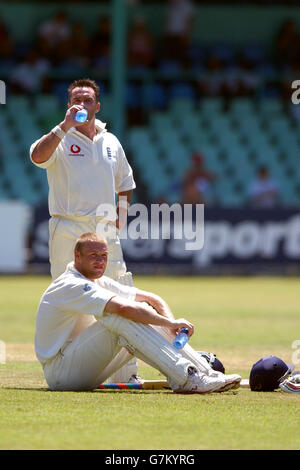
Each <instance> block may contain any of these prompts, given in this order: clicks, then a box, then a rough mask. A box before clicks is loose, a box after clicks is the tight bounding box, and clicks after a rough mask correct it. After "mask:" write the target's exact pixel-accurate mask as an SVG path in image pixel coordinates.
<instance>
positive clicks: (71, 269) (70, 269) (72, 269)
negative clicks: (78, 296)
mask: <svg viewBox="0 0 300 470" xmlns="http://www.w3.org/2000/svg"><path fill="white" fill-rule="evenodd" d="M66 272H67V273H72V274H77V275H78V276H80V277H82V278H83V279H87V278H86V277H85V276H84V275H83V274H81V272H79V271H78V270H77V269H76V268H75V266H74V261H71V263H68V264H67V268H66Z"/></svg>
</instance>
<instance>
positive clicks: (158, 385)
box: [98, 380, 171, 390]
mask: <svg viewBox="0 0 300 470" xmlns="http://www.w3.org/2000/svg"><path fill="white" fill-rule="evenodd" d="M98 388H99V389H100V390H108V389H114V390H171V387H170V385H169V384H168V382H167V381H166V380H142V381H141V382H139V383H131V382H128V383H103V384H101V385H99V387H98Z"/></svg>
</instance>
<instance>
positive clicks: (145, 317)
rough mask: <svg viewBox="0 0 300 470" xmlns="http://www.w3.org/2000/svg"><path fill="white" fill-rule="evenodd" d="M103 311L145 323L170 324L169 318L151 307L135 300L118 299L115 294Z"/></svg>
mask: <svg viewBox="0 0 300 470" xmlns="http://www.w3.org/2000/svg"><path fill="white" fill-rule="evenodd" d="M105 311H106V312H107V313H115V314H117V315H120V316H121V317H124V318H127V320H132V321H135V322H138V323H143V324H145V325H150V324H151V325H158V326H166V327H170V326H171V325H172V320H171V319H169V318H167V317H165V316H162V315H160V314H159V313H157V312H156V311H154V310H153V309H152V308H151V307H148V306H147V305H145V304H142V303H139V302H136V301H129V300H127V301H126V300H124V299H120V300H119V298H118V297H117V296H116V297H114V298H112V299H111V300H110V301H109V302H108V303H107V305H106V307H105Z"/></svg>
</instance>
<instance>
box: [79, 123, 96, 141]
mask: <svg viewBox="0 0 300 470" xmlns="http://www.w3.org/2000/svg"><path fill="white" fill-rule="evenodd" d="M76 130H77V131H78V132H81V133H82V134H83V135H85V136H86V137H88V138H89V139H91V140H94V137H95V135H97V134H98V130H97V127H96V125H95V119H93V120H92V121H90V122H88V123H86V125H85V126H80V127H76Z"/></svg>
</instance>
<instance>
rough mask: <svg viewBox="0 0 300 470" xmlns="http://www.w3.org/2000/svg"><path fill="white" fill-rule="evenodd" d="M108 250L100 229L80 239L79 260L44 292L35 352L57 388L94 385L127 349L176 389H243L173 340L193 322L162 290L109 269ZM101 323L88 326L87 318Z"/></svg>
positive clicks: (232, 377) (76, 255) (190, 328)
mask: <svg viewBox="0 0 300 470" xmlns="http://www.w3.org/2000/svg"><path fill="white" fill-rule="evenodd" d="M107 256H108V249H107V243H106V240H105V239H104V238H100V237H99V236H98V235H97V234H96V233H86V234H83V235H82V236H81V237H79V239H78V240H77V242H76V245H75V249H74V262H71V263H69V264H68V266H67V269H66V271H65V272H64V273H63V274H62V275H61V276H59V277H58V278H57V279H56V280H54V281H53V282H52V284H51V285H50V286H49V287H48V289H47V290H46V291H45V293H44V294H43V296H42V298H41V301H40V304H39V308H38V312H37V318H36V330H35V351H36V355H37V358H38V360H39V361H40V363H41V364H42V366H43V370H44V375H45V378H46V381H47V383H48V385H49V387H50V388H51V389H52V390H92V389H94V388H97V387H99V385H100V384H101V383H102V382H103V381H104V380H106V379H107V377H108V375H109V374H111V373H112V372H114V371H116V370H117V369H118V368H119V367H120V366H121V365H122V364H123V363H122V362H121V361H120V360H116V359H117V358H118V353H119V351H120V349H121V348H126V349H128V350H129V351H130V353H131V354H133V355H135V356H137V357H139V358H140V359H142V360H143V361H145V362H147V363H148V364H149V365H151V366H152V367H155V368H156V369H158V370H159V371H160V372H162V373H163V374H164V375H165V376H166V377H167V379H168V382H169V385H170V387H171V388H172V389H173V391H174V392H177V393H211V392H221V391H226V390H230V389H233V388H238V387H239V385H240V381H241V377H240V376H239V375H237V374H232V375H225V374H223V373H222V372H218V371H215V370H213V369H212V368H211V367H210V365H209V364H208V362H207V361H206V359H204V358H202V357H201V356H200V355H199V354H198V353H197V352H196V351H194V350H193V349H192V348H191V346H189V345H186V346H185V347H184V348H183V349H182V350H180V351H178V350H177V349H175V348H174V347H173V345H172V339H173V338H174V336H175V335H176V334H177V333H178V331H179V330H180V328H182V327H185V328H187V329H188V331H189V335H190V336H191V335H192V334H193V331H194V327H193V325H192V324H191V323H190V322H189V321H187V320H185V319H179V320H176V319H175V318H174V316H173V314H172V312H171V310H170V308H169V306H168V304H167V303H166V302H165V301H164V300H163V299H162V298H161V297H159V296H158V295H155V294H153V293H151V292H147V291H142V290H140V289H137V288H135V287H132V286H126V285H123V284H120V283H118V282H116V281H114V280H112V279H110V278H108V277H106V276H105V275H104V273H105V268H106V263H107ZM89 317H93V318H94V319H95V321H94V322H93V323H92V324H91V325H88V324H87V322H86V319H87V318H89Z"/></svg>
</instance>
